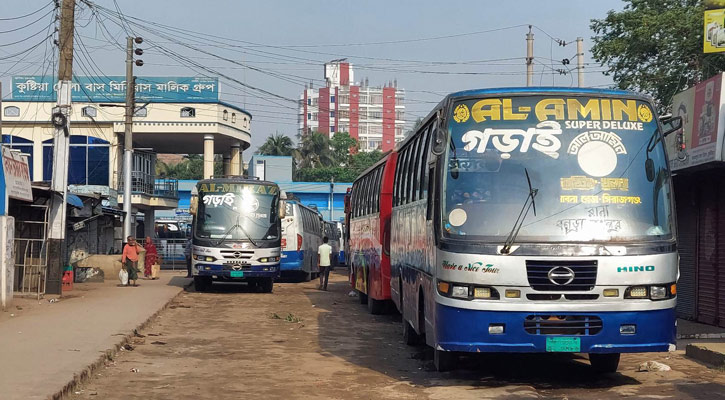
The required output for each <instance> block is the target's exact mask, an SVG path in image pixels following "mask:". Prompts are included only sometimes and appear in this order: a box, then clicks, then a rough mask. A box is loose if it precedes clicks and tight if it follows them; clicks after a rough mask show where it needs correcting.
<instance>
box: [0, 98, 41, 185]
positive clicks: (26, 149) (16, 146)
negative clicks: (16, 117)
mask: <svg viewBox="0 0 725 400" xmlns="http://www.w3.org/2000/svg"><path fill="white" fill-rule="evenodd" d="M16 108H17V107H16ZM6 110H7V108H6ZM2 139H3V146H5V147H9V148H11V149H13V150H20V153H21V154H24V155H26V156H27V157H28V167H30V180H31V181H32V180H33V141H32V140H28V139H24V138H21V137H19V136H11V135H3V138H2Z"/></svg>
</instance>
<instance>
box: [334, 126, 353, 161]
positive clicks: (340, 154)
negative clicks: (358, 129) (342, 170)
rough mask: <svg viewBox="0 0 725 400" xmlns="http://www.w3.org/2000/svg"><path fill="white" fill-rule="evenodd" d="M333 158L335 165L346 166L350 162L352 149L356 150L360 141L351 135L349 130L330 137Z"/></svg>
mask: <svg viewBox="0 0 725 400" xmlns="http://www.w3.org/2000/svg"><path fill="white" fill-rule="evenodd" d="M330 147H331V148H332V158H333V160H334V162H335V165H339V166H346V165H348V164H349V163H350V157H351V155H350V151H351V150H353V151H356V150H357V148H358V143H357V140H356V139H355V138H352V137H350V134H349V133H347V132H337V133H335V134H334V135H333V136H332V139H330Z"/></svg>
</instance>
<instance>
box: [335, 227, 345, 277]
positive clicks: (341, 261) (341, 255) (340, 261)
mask: <svg viewBox="0 0 725 400" xmlns="http://www.w3.org/2000/svg"><path fill="white" fill-rule="evenodd" d="M335 224H336V225H337V232H338V236H339V238H338V239H337V245H338V247H339V251H338V252H337V266H343V267H344V266H345V265H347V264H346V260H345V224H343V223H342V222H341V221H337V222H336V223H335Z"/></svg>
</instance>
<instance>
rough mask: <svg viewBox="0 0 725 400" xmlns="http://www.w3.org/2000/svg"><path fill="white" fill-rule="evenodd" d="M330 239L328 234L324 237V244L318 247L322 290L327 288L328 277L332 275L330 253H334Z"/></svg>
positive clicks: (318, 264) (318, 265)
mask: <svg viewBox="0 0 725 400" xmlns="http://www.w3.org/2000/svg"><path fill="white" fill-rule="evenodd" d="M328 240H329V239H327V236H325V237H323V238H322V244H321V245H320V247H318V248H317V267H318V268H319V269H320V287H318V289H321V290H327V279H328V277H329V276H330V255H331V254H332V247H331V246H330V245H329V244H327V242H328ZM323 279H324V285H323Z"/></svg>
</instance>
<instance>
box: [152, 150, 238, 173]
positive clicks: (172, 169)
mask: <svg viewBox="0 0 725 400" xmlns="http://www.w3.org/2000/svg"><path fill="white" fill-rule="evenodd" d="M223 173H224V165H223V163H222V162H220V161H219V160H217V161H215V162H214V175H216V176H221V175H222V174H223ZM203 174H204V157H203V156H202V155H201V154H189V155H188V156H187V157H186V159H185V160H183V161H181V162H180V163H177V164H166V163H164V162H162V161H157V162H156V176H157V177H158V178H169V179H201V177H202V175H203Z"/></svg>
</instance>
